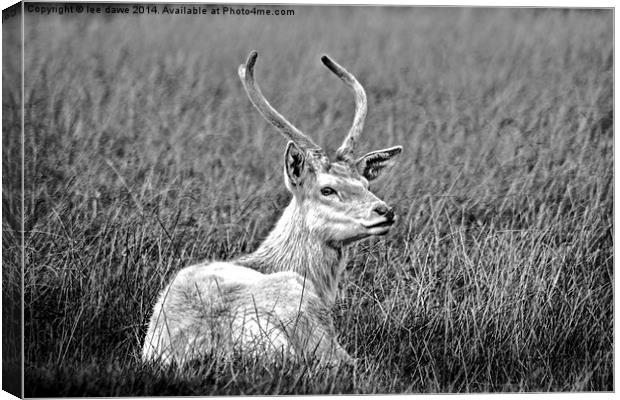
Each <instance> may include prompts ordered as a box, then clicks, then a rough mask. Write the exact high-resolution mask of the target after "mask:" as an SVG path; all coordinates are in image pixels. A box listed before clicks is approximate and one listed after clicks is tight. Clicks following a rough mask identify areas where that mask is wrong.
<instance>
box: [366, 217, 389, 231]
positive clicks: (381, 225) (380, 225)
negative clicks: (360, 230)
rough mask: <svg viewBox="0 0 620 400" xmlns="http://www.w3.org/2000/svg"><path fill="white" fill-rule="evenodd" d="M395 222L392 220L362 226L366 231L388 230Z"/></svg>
mask: <svg viewBox="0 0 620 400" xmlns="http://www.w3.org/2000/svg"><path fill="white" fill-rule="evenodd" d="M394 222H396V218H394V219H384V220H382V221H379V222H376V223H374V224H369V225H364V227H365V228H366V229H376V228H389V227H391V226H392V225H394Z"/></svg>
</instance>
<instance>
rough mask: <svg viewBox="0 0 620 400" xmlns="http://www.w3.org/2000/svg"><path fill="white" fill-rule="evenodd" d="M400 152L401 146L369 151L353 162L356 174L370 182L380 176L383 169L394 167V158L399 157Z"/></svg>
mask: <svg viewBox="0 0 620 400" xmlns="http://www.w3.org/2000/svg"><path fill="white" fill-rule="evenodd" d="M402 151H403V147H402V146H395V147H390V148H388V149H383V150H377V151H371V152H370V153H368V154H366V155H365V156H363V157H361V158H360V159H358V160H357V161H356V162H355V166H356V167H357V172H359V174H360V175H362V176H363V177H364V178H366V179H367V180H368V181H372V180H374V179H376V178H377V177H378V176H379V175H381V173H382V172H383V170H384V169H385V168H387V167H391V166H392V165H394V164H395V163H396V162H395V159H394V157H396V156H397V155H399V154H400V153H401V152H402Z"/></svg>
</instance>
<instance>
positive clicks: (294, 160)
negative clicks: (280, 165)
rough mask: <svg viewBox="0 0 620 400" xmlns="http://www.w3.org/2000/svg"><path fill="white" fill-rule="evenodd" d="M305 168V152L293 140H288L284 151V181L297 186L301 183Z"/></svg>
mask: <svg viewBox="0 0 620 400" xmlns="http://www.w3.org/2000/svg"><path fill="white" fill-rule="evenodd" d="M305 168H306V154H305V152H304V151H303V150H301V149H300V148H299V147H298V146H297V145H296V144H295V142H293V141H290V142H288V145H287V146H286V152H285V153H284V172H285V173H286V178H287V179H286V181H287V183H290V184H291V186H299V185H301V183H302V180H303V175H304V170H305Z"/></svg>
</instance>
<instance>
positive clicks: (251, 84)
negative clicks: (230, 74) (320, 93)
mask: <svg viewBox="0 0 620 400" xmlns="http://www.w3.org/2000/svg"><path fill="white" fill-rule="evenodd" d="M257 58H258V54H257V52H256V51H252V52H251V53H250V55H249V56H248V59H247V61H246V63H245V64H243V65H240V66H239V77H240V78H241V81H242V82H243V86H244V87H245V90H246V92H247V94H248V97H249V98H250V101H251V102H252V104H253V105H254V107H256V109H257V110H258V111H259V112H260V114H261V115H262V116H263V117H264V118H265V119H266V120H267V121H268V122H269V123H270V124H272V125H273V126H275V127H276V128H277V129H278V130H279V131H280V132H281V133H282V134H283V135H284V136H285V137H286V138H288V139H289V142H288V145H287V146H286V151H285V153H284V179H285V184H286V187H287V188H288V190H289V191H290V192H291V193H292V194H293V197H294V200H293V201H294V202H296V203H297V207H298V209H299V210H300V211H299V213H300V214H301V218H302V219H303V221H304V224H305V226H306V228H307V229H309V230H310V231H311V232H312V233H313V234H315V235H317V236H318V237H320V238H322V239H323V240H324V241H325V242H327V243H333V244H335V245H339V244H347V243H350V242H353V241H355V240H359V239H362V238H364V237H368V236H371V235H383V234H386V233H387V232H388V231H389V229H390V227H391V226H392V224H393V223H394V222H395V214H394V210H393V209H392V208H391V207H389V206H388V205H387V204H385V202H383V201H382V200H380V199H379V198H378V197H377V196H375V195H374V194H373V193H372V192H370V190H369V182H371V181H373V180H374V179H376V178H378V177H379V176H380V175H381V174H382V173H383V171H384V170H385V169H386V167H388V166H390V165H391V164H392V163H393V162H394V158H395V157H396V156H397V155H399V154H400V153H401V151H402V147H401V146H395V147H390V148H387V149H383V150H377V151H373V152H370V153H368V154H366V155H364V156H362V157H359V158H355V156H354V151H355V147H356V144H357V142H358V140H359V137H360V134H361V132H362V129H363V127H364V120H365V118H366V110H367V103H366V93H365V92H364V88H363V87H362V85H361V84H360V83H359V82H358V81H357V79H355V77H354V76H353V75H352V74H351V73H349V72H348V71H347V70H345V69H344V68H343V67H341V66H340V65H338V64H337V63H336V62H334V61H333V60H332V59H330V58H329V57H328V56H327V55H324V56H322V57H321V61H323V64H325V66H326V67H327V68H329V70H330V71H332V72H333V73H334V74H335V75H336V76H338V77H339V78H340V79H341V80H342V81H343V82H344V83H345V84H346V85H347V86H349V87H350V88H351V89H352V90H353V93H354V95H355V117H354V119H353V125H352V126H351V129H350V130H349V132H348V134H347V136H346V137H345V139H344V141H343V143H342V145H341V146H340V147H339V148H338V150H337V151H336V156H335V159H334V160H333V161H332V160H330V159H329V158H328V156H327V154H326V153H325V152H324V151H323V149H321V147H320V146H318V145H317V144H316V143H314V141H313V140H312V139H311V138H310V137H308V136H306V135H305V134H303V133H302V132H301V131H300V130H299V129H297V128H296V127H295V126H293V124H291V123H290V122H289V121H288V120H287V119H286V118H284V117H283V116H282V115H281V114H280V113H278V111H276V110H275V109H274V108H273V107H272V106H271V105H270V104H269V102H268V101H267V100H266V99H265V97H264V96H263V94H262V92H261V90H260V88H259V87H258V85H257V84H256V81H255V79H254V67H255V65H256V60H257Z"/></svg>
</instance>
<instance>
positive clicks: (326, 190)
mask: <svg viewBox="0 0 620 400" xmlns="http://www.w3.org/2000/svg"><path fill="white" fill-rule="evenodd" d="M321 194H322V195H323V196H331V195H332V194H336V191H335V190H334V189H332V188H330V187H328V186H326V187H324V188H322V189H321Z"/></svg>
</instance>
